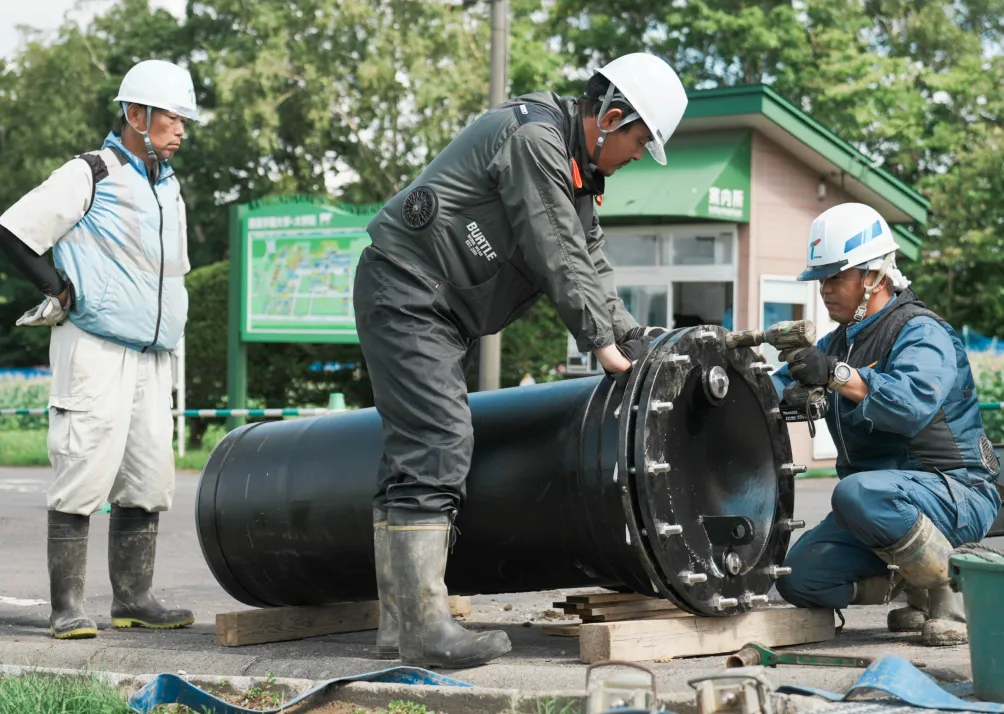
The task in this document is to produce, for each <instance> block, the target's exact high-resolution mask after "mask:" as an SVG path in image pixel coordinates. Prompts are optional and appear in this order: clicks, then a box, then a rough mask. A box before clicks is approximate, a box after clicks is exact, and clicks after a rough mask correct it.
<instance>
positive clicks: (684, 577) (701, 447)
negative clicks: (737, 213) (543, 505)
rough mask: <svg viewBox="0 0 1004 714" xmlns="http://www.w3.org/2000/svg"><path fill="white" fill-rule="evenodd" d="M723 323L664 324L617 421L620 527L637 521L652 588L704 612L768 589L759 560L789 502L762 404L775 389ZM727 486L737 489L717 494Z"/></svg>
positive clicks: (789, 480)
mask: <svg viewBox="0 0 1004 714" xmlns="http://www.w3.org/2000/svg"><path fill="white" fill-rule="evenodd" d="M709 331H715V332H716V333H718V334H719V335H720V337H721V339H710V338H709V336H708V332H709ZM724 334H725V330H723V329H722V328H720V327H710V328H709V327H708V326H703V327H699V328H685V329H681V330H675V331H673V332H671V333H669V337H668V338H667V339H664V340H663V341H662V342H661V343H660V345H659V347H658V349H656V350H653V352H655V353H656V354H655V355H650V358H649V359H647V360H645V362H644V365H643V369H642V370H640V371H639V373H638V374H636V375H634V376H633V378H634V379H635V384H634V385H632V386H633V387H634V390H633V391H632V396H631V400H632V405H633V406H636V407H637V409H633V410H630V413H631V415H632V416H631V418H630V419H629V420H627V421H629V422H630V423H629V424H622V425H621V439H622V442H621V443H622V448H623V449H624V450H625V451H627V452H629V453H627V454H622V455H621V456H622V458H623V459H624V465H625V467H627V469H628V473H629V489H628V493H627V494H625V499H624V500H625V503H626V504H629V505H630V507H631V509H632V512H631V513H628V514H627V515H628V521H629V526H628V530H629V531H630V530H631V526H630V522H631V521H632V520H636V521H637V526H636V532H637V534H638V536H637V537H638V539H639V546H640V547H642V548H643V549H644V551H645V553H644V555H645V557H644V558H643V562H647V563H648V567H651V568H653V569H654V571H655V572H654V573H651V572H650V575H651V577H652V582H653V583H654V584H655V585H656V587H657V589H658V590H659V592H660V594H661V595H662V596H663V597H667V598H669V599H671V600H673V601H674V602H676V603H677V604H679V605H680V607H681V608H682V609H684V610H687V611H690V612H693V613H695V614H703V615H734V614H739V613H741V612H745V611H746V610H748V609H749V608H750V602H752V601H750V599H749V598H748V597H745V594H746V593H751V594H752V596H754V597H755V598H756V599H759V598H758V597H756V596H759V595H765V594H766V593H767V592H768V591H769V590H770V588H771V586H772V585H773V584H774V579H773V578H771V577H770V576H769V574H768V572H769V566H771V565H777V564H780V563H781V562H782V561H783V557H784V555H785V553H786V552H787V545H788V542H789V538H790V530H788V529H785V528H784V527H783V526H782V524H784V523H786V522H787V521H789V520H790V519H791V513H792V509H793V506H794V499H793V492H794V482H793V476H792V475H791V474H790V470H789V471H783V470H782V469H781V465H782V464H785V463H790V462H791V444H790V440H789V438H788V432H787V428H786V425H785V424H784V423H783V422H782V421H780V420H778V419H777V418H776V417H774V416H773V414H772V410H773V409H774V408H775V407H776V406H777V395H776V392H774V389H773V386H772V384H771V381H770V379H769V378H766V379H765V378H764V377H762V376H760V375H759V374H758V373H757V371H756V369H755V368H754V367H753V364H754V360H753V353H752V352H751V351H750V350H729V349H727V347H726V346H725V340H724ZM660 355H661V356H660ZM681 357H685V358H689V359H681ZM654 403H658V404H667V403H672V404H673V405H674V406H673V408H672V409H660V410H655V409H652V408H651V405H652V404H654ZM737 415H741V418H737ZM733 492H734V493H740V492H741V493H743V498H742V499H737V498H727V497H723V494H728V493H733ZM625 507H626V508H627V505H626V506H625ZM657 523H662V524H665V523H669V524H673V525H674V526H675V527H676V528H675V529H674V530H675V532H676V535H674V536H672V537H660V536H658V535H655V534H656V533H657V532H658V531H657V528H656V524H657ZM642 532H644V534H645V535H644V536H643V535H641V534H642ZM695 575H696V576H697V577H695ZM701 576H704V577H701ZM733 602H734V603H735V604H734V605H733V604H732V603H733Z"/></svg>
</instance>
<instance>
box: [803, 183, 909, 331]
mask: <svg viewBox="0 0 1004 714" xmlns="http://www.w3.org/2000/svg"><path fill="white" fill-rule="evenodd" d="M897 250H899V244H898V243H896V240H895V239H894V238H893V235H892V230H891V229H890V228H889V224H888V223H886V220H885V219H884V218H883V217H882V215H881V214H880V213H879V212H878V211H876V210H875V209H874V208H872V207H871V206H866V205H865V204H863V203H842V204H840V205H839V206H834V207H833V208H830V209H828V210H826V211H823V212H822V213H821V214H819V216H817V217H816V220H814V221H813V222H812V226H811V227H810V228H809V245H808V250H807V260H806V267H805V270H803V271H802V274H801V275H799V276H798V280H803V281H806V280H824V279H826V278H831V277H833V276H834V275H837V274H838V273H841V272H843V271H845V270H850V269H851V268H858V269H861V270H867V271H872V270H874V271H877V272H878V275H877V276H876V278H875V280H874V281H872V282H871V284H866V285H865V295H864V299H863V300H862V302H861V305H860V306H859V308H858V311H857V312H856V313H855V315H854V319H855V321H860V320H861V319H862V318H863V317H864V314H865V309H866V308H867V305H868V300H869V298H870V297H871V293H872V290H873V289H874V288H875V287H876V286H878V284H879V283H881V282H882V278H884V277H889V279H890V282H891V283H892V285H893V289H894V290H897V291H900V290H905V289H906V287H907V286H909V284H910V282H909V281H908V280H907V279H906V278H905V277H903V274H902V273H900V272H899V270H898V269H897V268H896V251H897Z"/></svg>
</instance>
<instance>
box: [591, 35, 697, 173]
mask: <svg viewBox="0 0 1004 714" xmlns="http://www.w3.org/2000/svg"><path fill="white" fill-rule="evenodd" d="M596 71H597V73H599V74H601V75H603V76H604V77H606V78H607V79H608V80H610V83H611V84H612V85H614V87H616V88H617V91H618V92H619V93H620V94H621V96H622V97H623V99H624V101H625V102H627V103H628V104H630V105H631V107H632V108H633V109H634V110H635V112H637V114H638V117H636V118H640V119H641V120H642V121H643V122H645V126H647V127H648V130H649V131H650V132H651V133H652V141H650V142H649V143H648V147H647V148H648V151H649V153H650V154H652V158H653V159H655V160H656V161H658V162H659V163H660V164H663V165H665V163H666V151H665V149H664V148H663V146H664V145H665V143H666V142H667V141H669V138H670V137H671V136H672V135H673V132H675V131H676V127H677V126H678V125H679V123H680V119H682V118H683V112H684V111H686V109H687V92H686V90H685V89H684V88H683V83H682V82H681V81H680V78H679V77H678V76H677V74H676V72H674V71H673V68H672V67H670V66H669V65H668V64H666V62H665V61H664V60H662V59H660V58H658V57H656V56H655V55H650V54H647V53H645V52H635V53H632V54H628V55H624V56H623V57H618V58H617V59H615V60H614V61H613V62H611V63H610V64H608V65H606V66H604V67H600V68H599V69H598V70H596ZM603 113H604V112H600V114H601V117H602V114H603ZM625 123H626V122H625Z"/></svg>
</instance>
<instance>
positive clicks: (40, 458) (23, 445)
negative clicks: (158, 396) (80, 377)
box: [0, 417, 222, 471]
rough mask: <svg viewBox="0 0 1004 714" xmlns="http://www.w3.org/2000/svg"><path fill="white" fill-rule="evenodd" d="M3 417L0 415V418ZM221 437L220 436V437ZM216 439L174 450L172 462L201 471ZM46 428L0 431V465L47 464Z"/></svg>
mask: <svg viewBox="0 0 1004 714" xmlns="http://www.w3.org/2000/svg"><path fill="white" fill-rule="evenodd" d="M2 418H5V417H0V419H2ZM220 438H222V436H221V437H220ZM217 441H219V439H216V440H212V441H211V440H209V439H206V440H205V443H204V444H203V446H202V447H201V448H199V449H194V450H191V449H190V450H187V451H186V452H185V455H184V456H178V455H177V451H176V452H175V456H174V462H175V466H176V467H177V468H179V469H192V470H195V471H201V470H202V467H203V466H205V465H206V460H207V459H209V453H210V452H211V451H212V447H213V446H215V445H216V443H217ZM49 465H50V463H49V449H48V430H46V429H23V430H10V431H0V466H49Z"/></svg>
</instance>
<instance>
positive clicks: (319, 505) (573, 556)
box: [196, 326, 796, 615]
mask: <svg viewBox="0 0 1004 714" xmlns="http://www.w3.org/2000/svg"><path fill="white" fill-rule="evenodd" d="M724 334H725V332H724V330H722V329H721V328H717V327H706V326H703V327H696V328H684V329H680V330H676V331H673V332H671V333H667V334H666V335H663V336H662V337H660V338H659V340H658V341H657V342H656V343H655V345H654V347H653V349H652V351H651V352H650V353H649V354H648V355H647V356H646V357H645V358H644V359H643V360H639V362H638V364H637V365H636V366H635V368H634V369H633V370H632V374H631V377H630V379H628V380H627V382H626V385H624V386H621V385H618V384H617V383H616V382H615V381H614V380H613V379H611V378H609V377H605V376H603V377H591V378H582V379H570V380H565V381H561V382H554V383H545V384H538V385H532V386H527V387H516V388H512V389H503V390H497V391H492V392H483V393H475V394H472V395H470V407H471V414H472V419H473V425H474V439H475V450H474V457H473V462H472V466H471V471H470V475H469V477H468V480H467V501H466V503H465V504H464V505H463V507H462V508H461V509H460V513H459V515H458V517H457V521H456V526H457V531H458V538H457V541H456V544H455V546H454V550H453V553H452V555H451V556H450V560H449V567H448V570H447V576H446V581H447V585H448V587H449V589H450V592H451V594H455V595H463V594H478V593H503V592H528V591H537V590H549V589H555V588H569V587H588V586H601V587H610V588H617V589H629V590H633V591H635V592H639V593H645V594H649V595H660V596H662V597H666V598H669V599H671V600H673V601H674V602H676V603H677V604H678V605H680V606H681V607H683V608H684V609H687V610H689V611H691V612H696V613H703V614H712V615H714V614H738V613H740V612H743V611H745V610H748V609H750V608H751V607H753V606H754V605H755V604H756V603H757V602H758V601H760V600H761V599H762V597H763V596H764V595H765V594H766V593H767V591H768V590H769V589H770V586H771V584H772V583H773V578H775V577H777V571H771V569H770V566H780V564H781V562H782V560H783V558H784V554H785V552H786V551H787V547H788V541H789V537H790V519H791V515H792V508H793V494H794V473H795V471H796V468H793V467H792V465H791V464H790V461H791V446H790V442H789V438H788V432H787V428H786V425H785V423H784V421H783V419H781V417H780V415H779V413H778V411H777V408H776V407H777V397H776V395H775V393H774V390H773V388H772V386H771V384H770V379H769V377H768V376H767V374H766V373H765V372H763V371H761V369H760V368H759V367H757V366H755V365H756V364H758V363H757V362H755V358H754V354H753V352H752V351H751V350H749V349H745V348H743V349H739V350H728V349H726V348H725V346H724V341H723V340H722V339H721V338H722V336H723V335H724ZM726 382H727V384H726ZM669 405H671V406H669ZM381 448H382V439H381V430H380V419H379V415H378V414H377V412H376V410H375V409H361V410H354V411H348V412H341V413H336V414H331V415H327V416H322V417H314V418H305V419H297V420H291V421H282V422H259V423H255V424H250V425H246V426H243V427H240V428H238V429H236V430H234V431H232V432H231V433H229V434H228V435H227V436H226V437H225V438H224V439H223V440H222V441H221V442H220V443H219V445H217V447H216V448H215V449H214V451H213V453H212V454H211V456H210V458H209V460H208V462H207V463H206V466H205V468H204V469H203V472H202V477H201V481H200V484H199V491H198V500H197V504H196V515H197V526H198V532H199V539H200V542H201V545H202V549H203V554H204V555H205V558H206V561H207V562H208V564H209V567H210V569H211V570H212V572H213V574H214V575H215V577H216V578H217V580H218V581H219V582H220V584H221V585H222V586H223V587H224V589H226V590H227V592H228V593H230V594H231V595H232V596H233V597H234V598H236V599H237V600H240V601H241V602H244V603H246V604H248V605H253V606H259V607H261V606H282V605H313V604H324V603H330V602H337V601H353V600H368V599H375V598H376V579H375V574H374V566H373V540H372V522H371V500H372V496H373V493H374V492H375V490H376V473H377V468H378V464H379V461H380V454H381ZM677 527H682V533H680V534H676V531H677V530H678V528H677ZM688 573H690V574H689V575H688ZM702 576H703V577H704V578H706V579H705V580H702ZM751 596H752V597H751Z"/></svg>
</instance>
